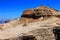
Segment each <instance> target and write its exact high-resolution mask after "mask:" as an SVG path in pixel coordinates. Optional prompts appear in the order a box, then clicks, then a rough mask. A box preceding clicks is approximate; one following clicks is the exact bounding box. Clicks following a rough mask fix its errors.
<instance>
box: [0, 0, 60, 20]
mask: <svg viewBox="0 0 60 40" xmlns="http://www.w3.org/2000/svg"><path fill="white" fill-rule="evenodd" d="M40 5H45V6H49V7H52V8H55V9H57V10H60V0H0V18H1V19H6V18H7V19H15V18H18V17H20V16H21V15H22V13H23V11H24V10H26V9H29V8H35V7H38V6H40Z"/></svg>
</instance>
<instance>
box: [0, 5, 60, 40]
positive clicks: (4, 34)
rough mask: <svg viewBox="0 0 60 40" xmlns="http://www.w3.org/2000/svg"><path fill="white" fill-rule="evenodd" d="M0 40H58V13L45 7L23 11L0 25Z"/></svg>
mask: <svg viewBox="0 0 60 40" xmlns="http://www.w3.org/2000/svg"><path fill="white" fill-rule="evenodd" d="M0 40H60V12H59V11H58V10H55V9H53V8H49V7H46V6H41V7H37V8H34V9H29V10H25V11H24V12H23V14H22V16H21V18H17V19H15V20H12V21H10V22H7V23H4V24H0Z"/></svg>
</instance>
